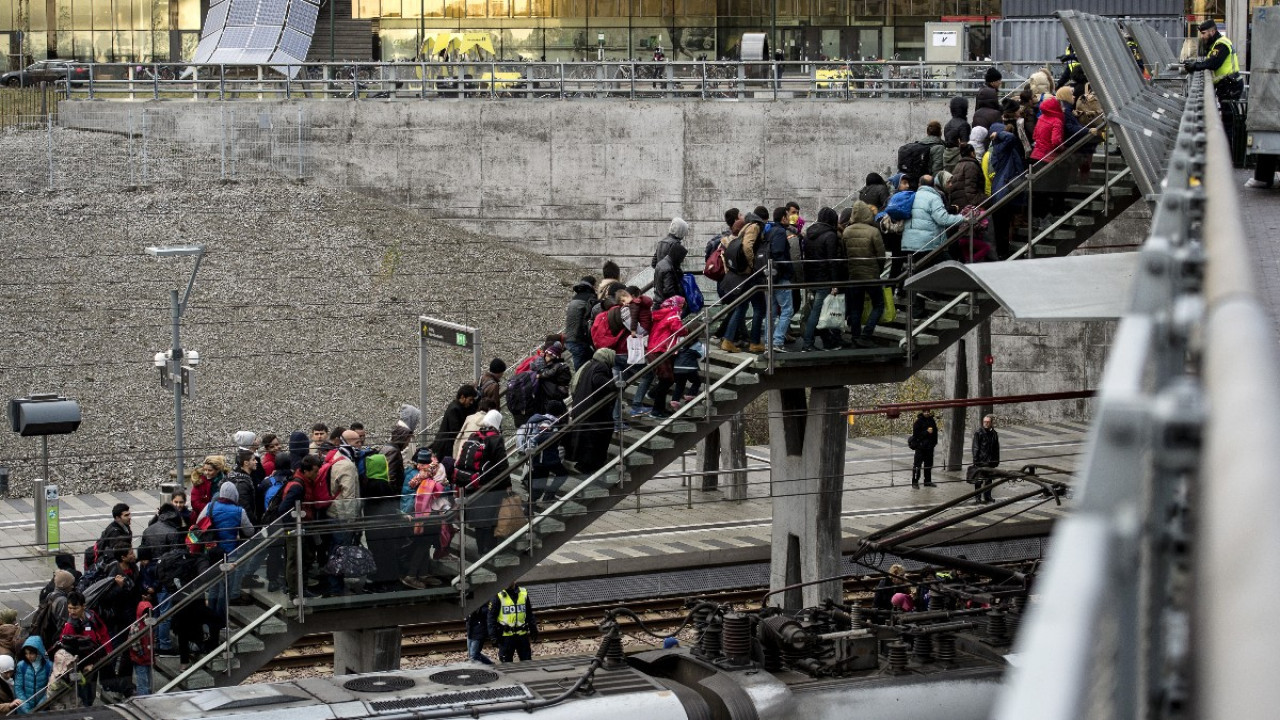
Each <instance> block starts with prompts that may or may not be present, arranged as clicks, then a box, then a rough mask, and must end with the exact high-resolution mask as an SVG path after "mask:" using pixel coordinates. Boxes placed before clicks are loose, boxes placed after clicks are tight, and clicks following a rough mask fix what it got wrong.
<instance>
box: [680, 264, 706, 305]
mask: <svg viewBox="0 0 1280 720" xmlns="http://www.w3.org/2000/svg"><path fill="white" fill-rule="evenodd" d="M681 284H682V285H683V286H684V287H683V289H682V293H683V295H684V309H685V311H686V312H691V313H696V312H701V311H702V307H703V305H704V300H703V299H702V291H701V290H699V289H698V278H696V277H694V276H693V273H685V274H684V279H683V280H681Z"/></svg>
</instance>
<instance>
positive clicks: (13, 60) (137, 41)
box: [0, 0, 207, 67]
mask: <svg viewBox="0 0 1280 720" xmlns="http://www.w3.org/2000/svg"><path fill="white" fill-rule="evenodd" d="M206 9H207V5H206V4H204V3H202V2H201V0H0V42H2V43H4V44H3V45H2V46H0V47H5V48H6V49H7V54H8V60H9V63H8V64H9V66H10V67H14V66H19V65H22V64H23V63H26V62H30V61H32V60H43V59H46V58H63V59H76V60H94V61H97V62H152V61H156V62H163V61H167V60H170V59H182V58H189V57H191V55H192V54H193V53H194V52H195V47H196V43H197V42H198V41H199V36H200V23H201V22H202V20H203V17H204V11H205V10H206Z"/></svg>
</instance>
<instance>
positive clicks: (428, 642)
mask: <svg viewBox="0 0 1280 720" xmlns="http://www.w3.org/2000/svg"><path fill="white" fill-rule="evenodd" d="M999 564H1001V565H1018V564H1021V563H1018V562H1011V563H999ZM912 579H913V580H919V579H920V578H919V577H918V576H916V577H913V578H912ZM877 582H879V578H878V577H874V578H865V579H851V580H846V581H845V583H844V594H845V599H846V600H857V599H861V598H865V597H866V596H867V595H869V594H870V593H871V591H872V590H873V589H874V588H875V585H876V583H877ZM767 590H768V588H764V587H751V588H744V589H741V590H732V591H726V592H720V593H708V594H700V595H696V596H673V597H663V598H654V599H651V600H628V601H623V602H609V603H598V604H591V605H580V606H575V607H563V608H548V609H545V610H538V611H537V617H538V625H539V626H540V627H541V630H540V631H539V633H538V640H539V642H558V641H564V640H582V639H590V638H597V637H599V636H600V629H599V627H598V625H597V623H599V621H600V619H601V617H602V615H603V612H604V611H605V610H607V609H609V608H614V607H619V606H625V607H627V608H629V609H630V610H632V611H633V612H635V613H636V614H637V615H639V616H640V617H641V618H642V619H643V620H644V623H645V625H646V626H648V627H649V628H650V629H653V630H655V631H665V630H674V629H675V628H676V627H677V626H678V625H679V624H680V623H681V622H683V621H684V614H685V613H684V611H685V609H686V608H685V604H686V601H687V600H689V599H690V598H691V597H696V598H697V599H699V600H708V601H712V602H717V603H722V604H737V605H744V604H745V605H751V606H755V605H757V604H758V603H759V602H760V598H761V596H763V595H764V593H765V592H766V591H767ZM621 625H622V628H623V632H624V633H626V632H628V631H632V630H638V629H639V628H638V627H637V626H636V625H635V623H634V622H633V621H631V620H628V619H625V618H623V619H622V620H621ZM402 630H403V633H404V636H403V640H402V642H401V646H400V653H401V656H402V657H422V656H425V655H433V654H437V653H448V652H465V651H466V649H467V640H466V626H465V622H464V621H463V620H461V619H459V620H457V621H451V622H438V623H426V624H422V625H406V626H404V628H403V629H402ZM332 664H333V635H332V634H330V633H317V634H315V635H307V636H305V637H303V638H301V639H300V640H298V642H296V643H294V644H293V646H292V647H291V648H289V649H288V650H286V651H285V652H284V653H282V654H281V655H280V656H278V657H277V658H276V659H275V660H272V661H271V662H270V663H268V664H267V665H265V666H264V667H263V668H262V670H263V671H271V670H289V669H297V668H311V667H318V666H325V665H332Z"/></svg>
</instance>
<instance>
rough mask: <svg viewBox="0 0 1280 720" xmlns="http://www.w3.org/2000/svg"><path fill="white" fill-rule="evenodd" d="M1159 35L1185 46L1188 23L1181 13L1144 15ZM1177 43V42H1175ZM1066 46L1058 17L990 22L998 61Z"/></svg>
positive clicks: (1037, 57)
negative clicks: (1158, 15)
mask: <svg viewBox="0 0 1280 720" xmlns="http://www.w3.org/2000/svg"><path fill="white" fill-rule="evenodd" d="M1142 20H1143V22H1145V23H1147V24H1148V25H1150V26H1151V27H1152V29H1154V30H1155V32H1156V33H1157V34H1159V35H1162V36H1164V37H1166V38H1176V40H1174V41H1171V42H1170V44H1169V45H1170V47H1171V48H1174V49H1175V50H1174V52H1175V54H1176V52H1177V49H1180V48H1181V47H1182V35H1183V33H1185V32H1186V22H1185V21H1183V19H1182V18H1181V17H1179V16H1176V15H1174V16H1170V17H1145V18H1142ZM1175 42H1176V44H1174V43H1175ZM1066 49H1067V32H1066V30H1063V29H1062V23H1060V22H1058V20H1057V19H1055V18H1051V17H1048V18H1016V19H1005V20H996V21H994V22H992V23H991V58H992V59H993V60H995V61H996V62H1013V63H1023V62H1039V61H1044V60H1046V59H1051V58H1056V57H1058V56H1059V55H1061V54H1062V51H1064V50H1066Z"/></svg>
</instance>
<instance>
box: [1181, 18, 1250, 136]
mask: <svg viewBox="0 0 1280 720" xmlns="http://www.w3.org/2000/svg"><path fill="white" fill-rule="evenodd" d="M1200 45H1201V47H1208V48H1209V52H1208V53H1207V54H1206V55H1205V58H1204V59H1203V60H1190V59H1188V60H1187V61H1186V62H1184V63H1183V64H1182V66H1183V67H1184V68H1186V71H1187V72H1197V71H1200V70H1209V71H1211V72H1213V92H1214V94H1215V95H1217V96H1218V111H1219V113H1221V115H1222V124H1223V125H1224V126H1225V127H1226V130H1227V140H1228V141H1230V139H1231V128H1232V127H1234V124H1235V117H1236V104H1235V103H1234V102H1228V101H1234V100H1239V99H1240V96H1241V95H1243V94H1244V81H1243V80H1241V79H1240V56H1239V55H1237V54H1236V49H1235V47H1234V46H1233V45H1232V44H1231V41H1230V40H1228V39H1227V38H1226V37H1225V36H1224V35H1222V34H1221V33H1219V32H1218V24H1217V23H1215V22H1214V21H1213V20H1205V21H1204V22H1202V23H1200Z"/></svg>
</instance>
